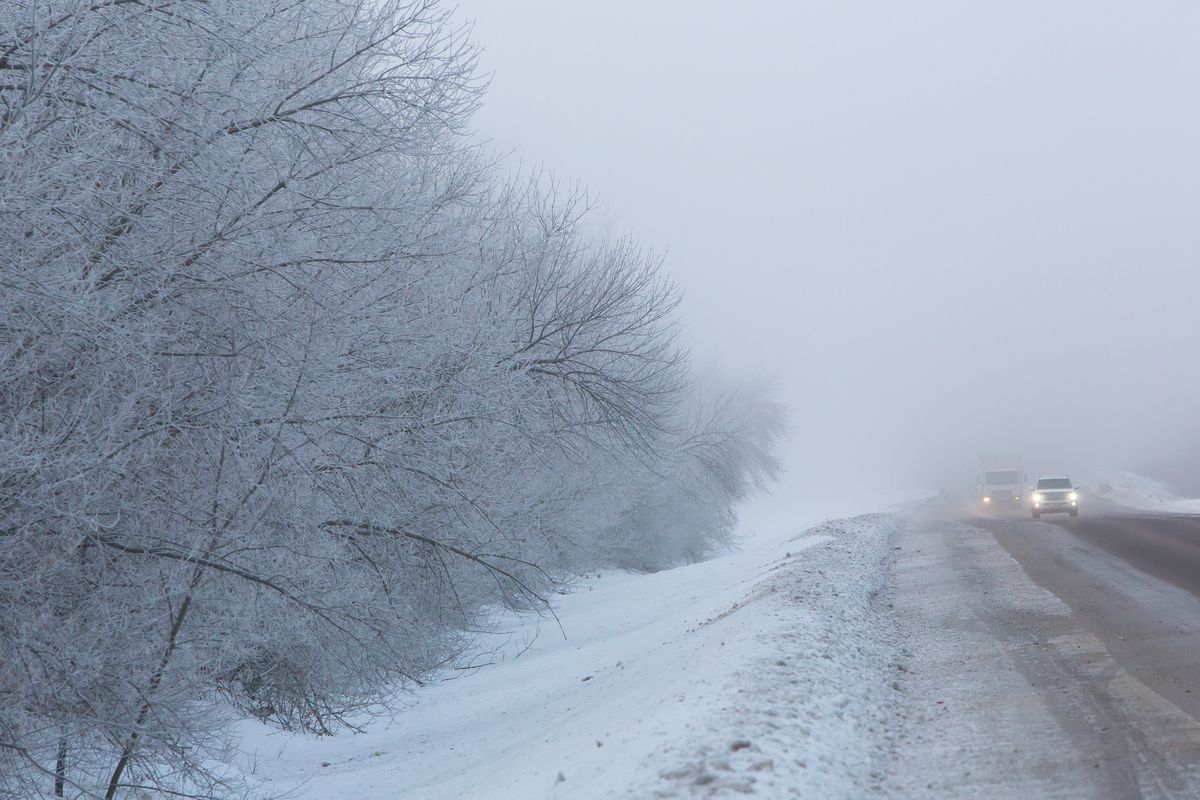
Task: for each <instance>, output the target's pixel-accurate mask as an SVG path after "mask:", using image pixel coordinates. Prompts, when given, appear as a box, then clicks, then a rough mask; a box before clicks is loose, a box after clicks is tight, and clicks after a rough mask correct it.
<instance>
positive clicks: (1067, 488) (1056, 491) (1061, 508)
mask: <svg viewBox="0 0 1200 800" xmlns="http://www.w3.org/2000/svg"><path fill="white" fill-rule="evenodd" d="M1029 503H1030V508H1031V510H1032V511H1033V518H1034V519H1038V518H1039V517H1041V516H1042V514H1055V513H1062V512H1065V513H1067V514H1070V515H1071V516H1072V517H1078V516H1079V490H1078V489H1076V487H1075V486H1074V485H1073V484H1072V483H1071V479H1070V478H1068V477H1067V476H1066V475H1049V476H1044V477H1041V478H1038V480H1037V485H1036V486H1034V487H1033V490H1032V491H1031V492H1030V493H1029Z"/></svg>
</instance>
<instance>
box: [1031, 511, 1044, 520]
mask: <svg viewBox="0 0 1200 800" xmlns="http://www.w3.org/2000/svg"><path fill="white" fill-rule="evenodd" d="M1033 518H1034V519H1041V518H1042V512H1040V511H1035V512H1033Z"/></svg>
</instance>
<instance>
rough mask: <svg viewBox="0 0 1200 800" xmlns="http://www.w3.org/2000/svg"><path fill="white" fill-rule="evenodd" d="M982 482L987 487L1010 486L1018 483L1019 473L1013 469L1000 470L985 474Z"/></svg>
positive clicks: (1019, 479)
mask: <svg viewBox="0 0 1200 800" xmlns="http://www.w3.org/2000/svg"><path fill="white" fill-rule="evenodd" d="M983 482H984V483H986V484H987V485H988V486H1012V485H1013V484H1016V483H1020V482H1021V478H1020V473H1018V472H1017V471H1016V470H1015V469H1006V470H1000V471H997V472H985V473H984V475H983Z"/></svg>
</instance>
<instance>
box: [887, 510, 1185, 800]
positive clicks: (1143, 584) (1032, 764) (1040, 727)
mask: <svg viewBox="0 0 1200 800" xmlns="http://www.w3.org/2000/svg"><path fill="white" fill-rule="evenodd" d="M897 545H898V547H897V551H896V553H897V555H896V561H895V567H894V586H893V589H892V590H891V595H890V596H889V598H888V602H891V603H894V605H895V609H896V612H897V614H898V619H899V621H900V625H901V627H902V629H903V631H904V636H905V639H906V641H907V642H908V645H907V647H908V651H909V652H910V653H911V656H910V657H909V658H908V659H906V660H905V661H904V663H902V664H900V665H899V666H898V672H899V673H900V675H901V678H900V680H899V681H898V684H897V685H898V687H899V688H900V690H901V691H902V692H903V696H904V697H905V698H906V700H907V705H906V710H905V713H904V719H903V720H901V723H900V729H901V730H903V731H904V734H903V736H902V737H901V739H900V741H899V744H898V745H897V757H896V761H895V767H894V780H895V783H894V784H893V786H892V789H893V792H892V793H893V795H894V796H896V797H906V798H941V797H980V798H983V797H987V798H1010V797H1011V798H1021V799H1022V800H1024V799H1026V798H1031V797H1038V798H1043V797H1045V798H1089V799H1090V798H1112V799H1113V800H1121V799H1123V798H1176V797H1179V798H1196V797H1200V517H1182V516H1150V515H1146V514H1139V513H1135V512H1130V511H1128V510H1123V509H1120V508H1119V507H1115V506H1100V505H1098V504H1090V505H1089V506H1086V507H1085V508H1084V510H1083V511H1082V512H1081V515H1080V516H1079V517H1078V518H1075V519H1072V518H1070V517H1068V516H1066V515H1062V516H1053V517H1052V516H1044V517H1043V518H1042V519H1041V520H1040V521H1035V520H1033V519H1031V518H1030V517H1029V516H1028V514H1027V512H1026V513H1016V512H1011V513H1008V514H1007V515H1005V514H998V515H994V516H989V517H983V518H981V517H978V516H975V515H973V514H972V513H971V512H970V511H969V510H967V509H965V508H963V507H958V508H953V507H951V506H949V505H944V506H941V507H937V508H932V509H930V510H929V511H928V513H927V514H926V515H925V516H924V518H921V519H918V520H917V521H916V522H915V523H914V525H913V526H912V528H911V530H910V531H909V532H908V533H907V534H906V535H904V536H902V537H901V538H900V539H899V541H898V542H897Z"/></svg>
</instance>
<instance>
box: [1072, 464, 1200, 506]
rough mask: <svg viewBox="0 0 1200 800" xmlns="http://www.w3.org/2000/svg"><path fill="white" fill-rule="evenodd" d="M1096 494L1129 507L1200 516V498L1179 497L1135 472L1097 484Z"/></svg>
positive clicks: (1118, 475)
mask: <svg viewBox="0 0 1200 800" xmlns="http://www.w3.org/2000/svg"><path fill="white" fill-rule="evenodd" d="M1094 491H1095V492H1096V494H1098V495H1100V496H1101V497H1104V498H1106V499H1108V500H1112V501H1113V502H1114V503H1119V504H1121V505H1123V506H1127V507H1129V508H1137V509H1142V510H1146V511H1162V512H1167V513H1172V514H1200V499H1196V498H1187V497H1179V496H1178V495H1176V494H1175V493H1174V492H1173V491H1172V490H1171V489H1170V487H1168V486H1167V485H1166V484H1164V483H1162V482H1160V481H1156V480H1154V479H1153V478H1148V477H1146V476H1145V475H1138V474H1137V473H1134V472H1118V473H1116V474H1114V475H1112V476H1110V477H1108V478H1106V479H1105V480H1104V481H1101V482H1100V483H1098V484H1097V485H1096V487H1095V489H1094Z"/></svg>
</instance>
